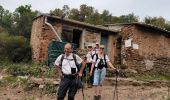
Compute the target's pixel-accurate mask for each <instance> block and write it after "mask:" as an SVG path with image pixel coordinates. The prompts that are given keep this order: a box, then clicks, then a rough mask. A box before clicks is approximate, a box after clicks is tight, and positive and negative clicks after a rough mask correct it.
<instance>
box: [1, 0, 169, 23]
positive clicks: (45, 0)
mask: <svg viewBox="0 0 170 100" xmlns="http://www.w3.org/2000/svg"><path fill="white" fill-rule="evenodd" d="M26 4H31V6H32V10H38V11H41V12H43V13H48V12H49V11H50V10H54V9H55V8H62V7H63V5H68V6H69V7H70V8H79V7H80V5H82V4H86V5H88V6H92V7H94V8H95V9H98V11H99V12H100V13H101V12H102V11H103V10H108V11H109V12H110V13H112V15H114V16H120V15H127V14H129V13H132V12H133V13H134V14H135V15H137V16H139V17H140V20H142V19H143V18H144V17H145V16H151V17H153V16H156V17H159V16H162V17H164V18H165V19H167V20H169V21H170V0H0V5H1V6H3V8H4V9H7V10H10V11H11V12H13V11H14V10H15V9H16V8H17V7H18V6H20V5H26Z"/></svg>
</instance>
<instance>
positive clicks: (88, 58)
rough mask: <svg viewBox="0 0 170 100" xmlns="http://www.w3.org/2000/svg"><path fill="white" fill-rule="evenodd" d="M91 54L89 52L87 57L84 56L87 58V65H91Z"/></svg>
mask: <svg viewBox="0 0 170 100" xmlns="http://www.w3.org/2000/svg"><path fill="white" fill-rule="evenodd" d="M92 55H93V54H92V52H91V51H89V52H88V53H87V55H86V58H87V63H92V60H93V59H92Z"/></svg>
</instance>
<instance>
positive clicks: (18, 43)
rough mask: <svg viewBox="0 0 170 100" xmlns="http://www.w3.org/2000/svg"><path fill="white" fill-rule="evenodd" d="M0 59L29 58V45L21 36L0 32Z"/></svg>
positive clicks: (13, 60) (25, 59)
mask: <svg viewBox="0 0 170 100" xmlns="http://www.w3.org/2000/svg"><path fill="white" fill-rule="evenodd" d="M0 55H1V56H0V60H1V61H2V60H3V61H4V60H7V61H11V62H23V61H26V62H28V61H30V60H31V47H30V45H29V42H28V41H27V40H26V39H25V38H24V37H23V36H12V35H9V34H8V33H0Z"/></svg>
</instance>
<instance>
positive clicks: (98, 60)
mask: <svg viewBox="0 0 170 100" xmlns="http://www.w3.org/2000/svg"><path fill="white" fill-rule="evenodd" d="M96 58H97V57H96V55H95V56H94V58H93V63H96V64H95V67H97V66H98V64H99V62H100V59H102V60H103V62H104V64H105V61H104V56H103V57H99V55H98V59H97V61H96ZM105 59H106V63H107V62H108V61H110V60H109V57H108V56H107V55H105Z"/></svg>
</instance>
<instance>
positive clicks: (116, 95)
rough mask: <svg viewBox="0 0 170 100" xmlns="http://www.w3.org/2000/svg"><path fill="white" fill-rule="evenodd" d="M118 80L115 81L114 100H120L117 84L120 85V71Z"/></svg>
mask: <svg viewBox="0 0 170 100" xmlns="http://www.w3.org/2000/svg"><path fill="white" fill-rule="evenodd" d="M115 78H116V80H115V89H114V94H113V100H118V88H117V83H118V80H117V79H118V71H117V70H116V77H115Z"/></svg>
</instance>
